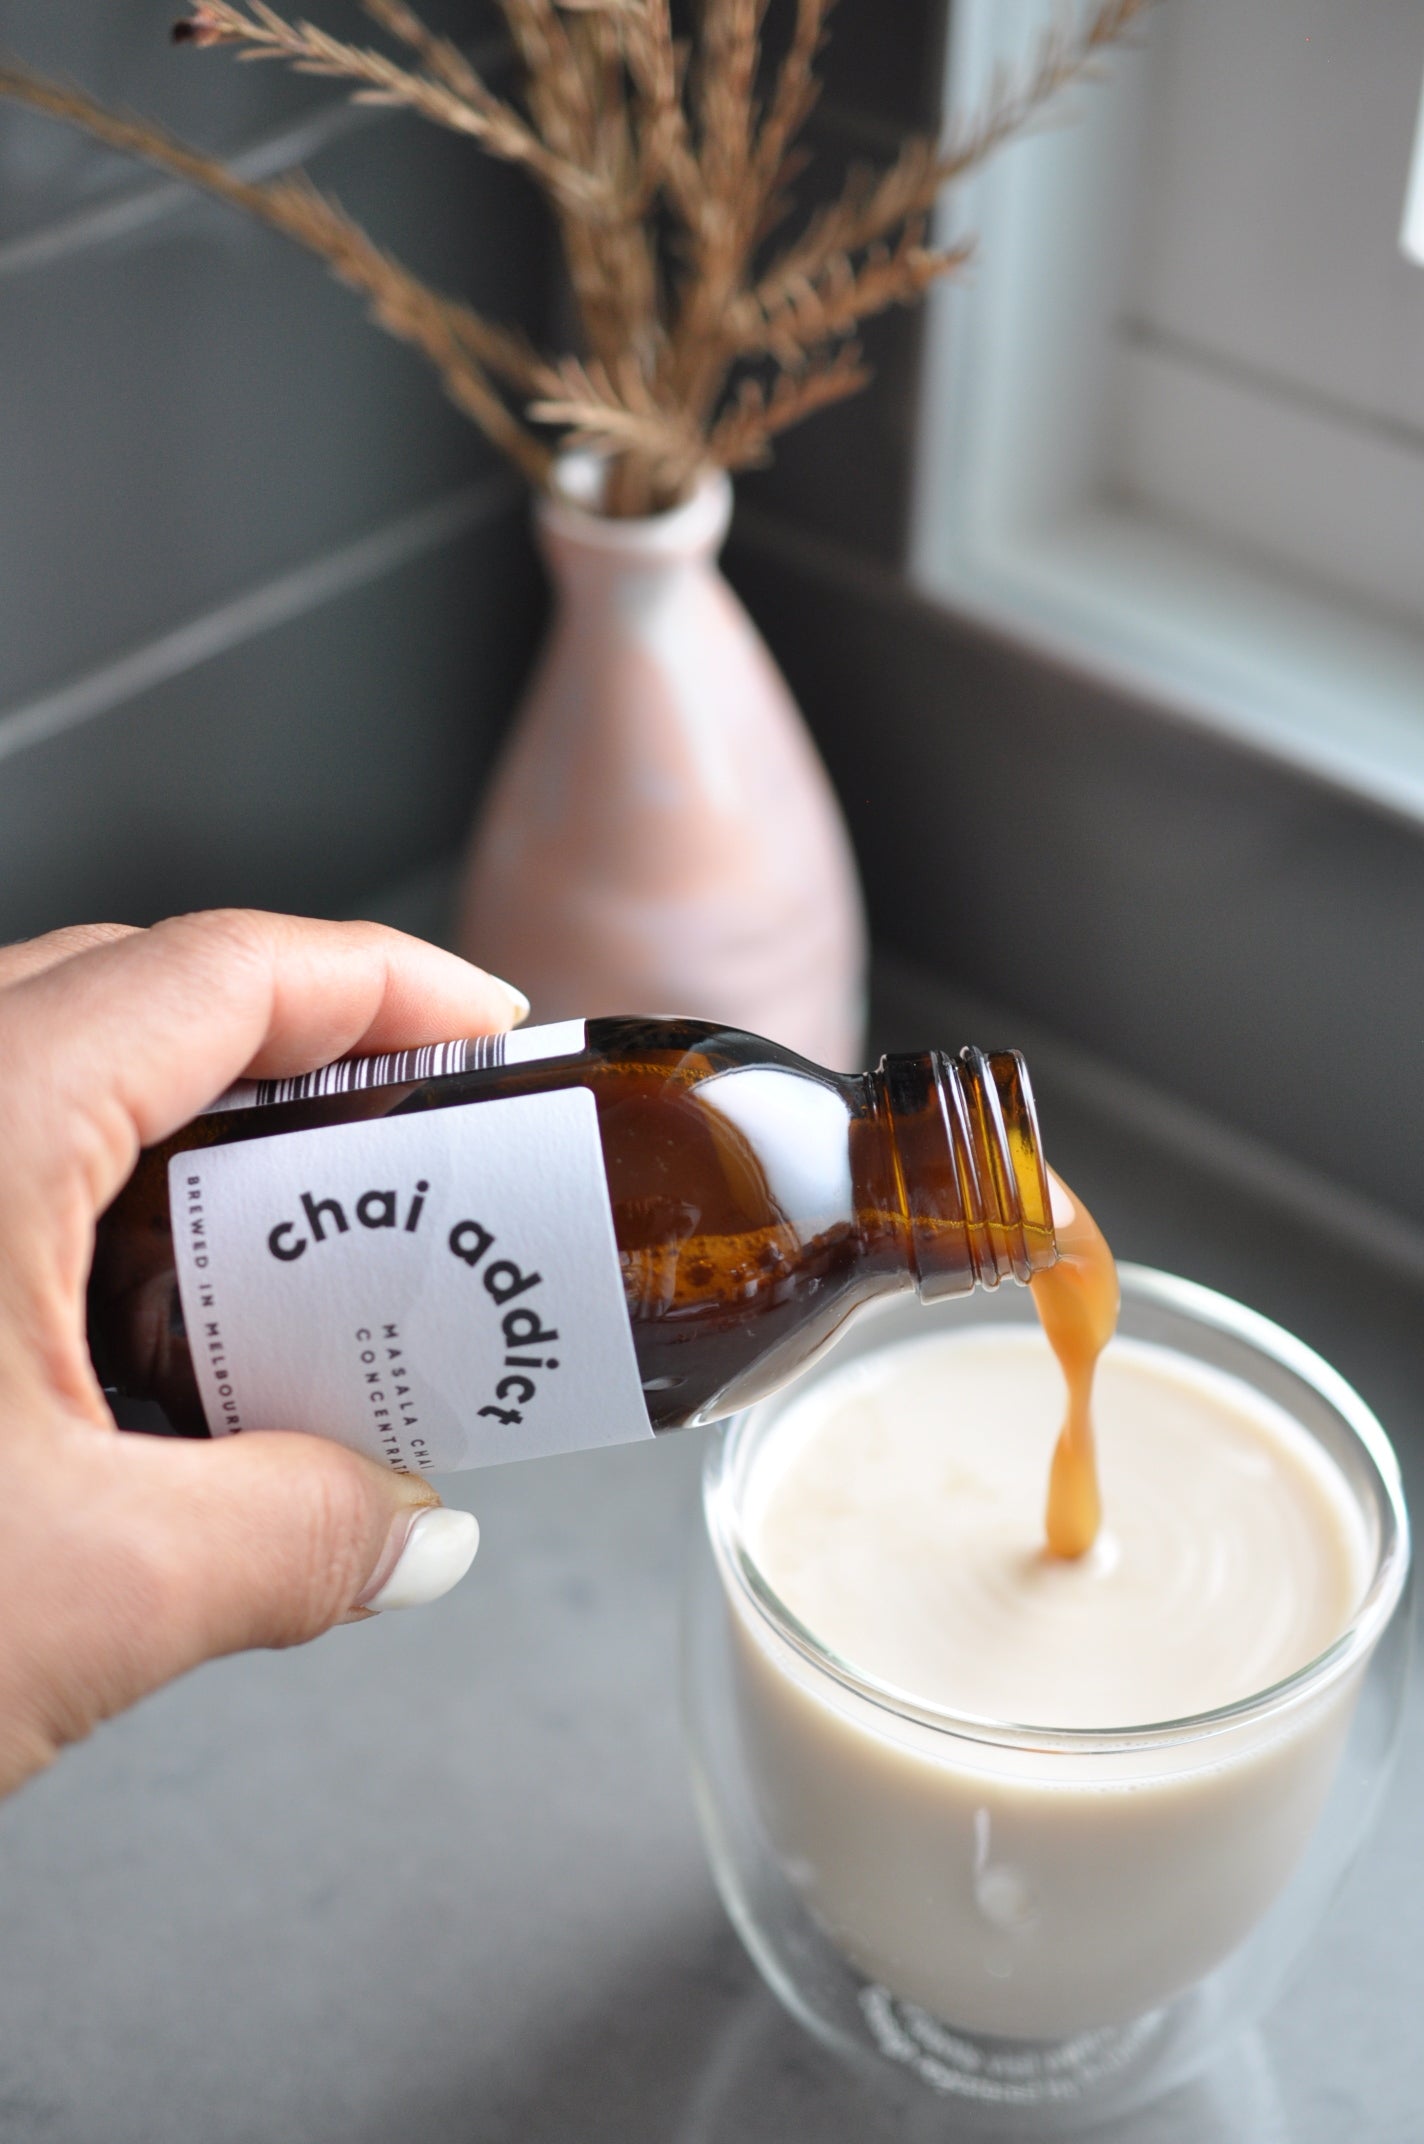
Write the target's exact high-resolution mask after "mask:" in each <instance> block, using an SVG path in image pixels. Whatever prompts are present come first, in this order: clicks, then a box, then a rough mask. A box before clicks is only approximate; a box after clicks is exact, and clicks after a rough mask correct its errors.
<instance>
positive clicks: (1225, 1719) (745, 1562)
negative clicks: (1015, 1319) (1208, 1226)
mask: <svg viewBox="0 0 1424 2144" xmlns="http://www.w3.org/2000/svg"><path fill="white" fill-rule="evenodd" d="M1118 1277H1119V1280H1120V1282H1121V1285H1122V1294H1123V1300H1124V1302H1127V1301H1128V1300H1129V1299H1131V1300H1134V1301H1138V1302H1147V1303H1152V1304H1156V1305H1158V1306H1159V1307H1163V1308H1166V1309H1167V1310H1169V1311H1172V1312H1175V1313H1176V1314H1177V1315H1178V1316H1180V1317H1183V1318H1185V1319H1186V1320H1188V1321H1189V1322H1190V1323H1193V1324H1197V1325H1202V1326H1207V1327H1211V1328H1214V1329H1215V1330H1217V1331H1219V1332H1224V1333H1226V1334H1228V1335H1229V1336H1230V1337H1231V1338H1232V1339H1234V1340H1236V1341H1238V1342H1240V1343H1241V1344H1242V1345H1244V1346H1245V1347H1247V1348H1249V1349H1251V1350H1253V1351H1254V1352H1255V1353H1257V1354H1259V1355H1263V1356H1265V1357H1267V1358H1269V1359H1270V1360H1271V1361H1273V1362H1275V1363H1276V1364H1277V1365H1279V1366H1280V1367H1281V1368H1283V1369H1285V1370H1286V1371H1288V1372H1289V1373H1290V1374H1291V1375H1293V1376H1294V1377H1296V1378H1298V1379H1299V1380H1300V1381H1301V1382H1302V1383H1303V1384H1306V1385H1308V1386H1310V1387H1312V1388H1313V1390H1314V1391H1315V1393H1316V1394H1317V1396H1318V1397H1319V1398H1320V1399H1322V1400H1323V1401H1324V1402H1325V1404H1326V1405H1327V1406H1328V1407H1329V1408H1330V1409H1331V1410H1332V1412H1333V1413H1334V1414H1335V1416H1336V1417H1337V1419H1338V1420H1339V1421H1340V1422H1341V1423H1342V1424H1343V1425H1344V1427H1345V1428H1346V1429H1347V1430H1348V1431H1349V1433H1350V1435H1351V1436H1352V1437H1353V1439H1354V1441H1355V1444H1356V1445H1357V1447H1358V1448H1359V1449H1360V1450H1361V1451H1362V1452H1363V1453H1364V1456H1365V1457H1366V1459H1367V1460H1368V1462H1369V1465H1370V1467H1371V1469H1372V1471H1373V1475H1374V1479H1375V1485H1376V1488H1377V1490H1378V1493H1379V1499H1380V1504H1381V1515H1382V1524H1381V1527H1380V1542H1379V1547H1378V1550H1377V1553H1376V1557H1375V1564H1374V1571H1373V1575H1372V1577H1371V1580H1370V1583H1369V1585H1368V1586H1367V1587H1366V1589H1365V1592H1364V1594H1363V1596H1362V1598H1361V1600H1360V1603H1359V1605H1358V1607H1357V1608H1356V1610H1355V1613H1354V1615H1353V1616H1352V1617H1351V1619H1350V1621H1349V1623H1348V1624H1347V1625H1346V1627H1345V1629H1344V1630H1343V1631H1342V1632H1341V1633H1340V1635H1339V1636H1338V1637H1337V1638H1335V1639H1333V1640H1332V1641H1331V1643H1330V1644H1329V1645H1328V1646H1326V1647H1325V1649H1324V1650H1323V1651H1322V1652H1319V1653H1317V1654H1315V1655H1314V1656H1313V1657H1312V1658H1311V1659H1310V1660H1308V1661H1306V1662H1305V1663H1304V1665H1303V1666H1301V1667H1299V1668H1295V1669H1293V1670H1292V1672H1291V1673H1290V1674H1289V1675H1286V1676H1283V1677H1281V1679H1280V1680H1279V1681H1277V1682H1274V1683H1271V1684H1268V1685H1267V1686H1266V1688H1264V1689H1262V1690H1256V1691H1252V1692H1251V1693H1250V1694H1249V1695H1248V1696H1246V1697H1243V1698H1237V1699H1235V1700H1233V1702H1232V1703H1230V1704H1228V1705H1220V1706H1216V1707H1215V1708H1213V1709H1211V1710H1209V1711H1205V1712H1196V1713H1190V1714H1186V1715H1184V1716H1183V1717H1182V1718H1180V1719H1171V1720H1158V1721H1149V1722H1143V1723H1141V1724H1137V1725H1133V1726H1129V1727H1048V1726H1035V1725H1031V1724H1028V1723H1024V1722H1018V1721H1011V1720H996V1719H992V1718H988V1717H984V1716H981V1715H979V1714H975V1713H969V1712H957V1711H955V1710H953V1709H952V1708H951V1707H949V1706H942V1705H934V1704H930V1703H927V1702H926V1701H925V1700H924V1699H922V1698H918V1697H916V1696H915V1695H914V1693H913V1692H911V1691H908V1690H903V1689H901V1688H899V1687H898V1686H897V1685H896V1684H894V1683H891V1682H887V1681H885V1680H883V1679H882V1678H880V1677H878V1676H874V1675H871V1674H868V1673H867V1672H866V1671H865V1670H864V1669H862V1668H858V1667H856V1666H855V1665H854V1663H853V1662H851V1661H849V1660H845V1659H842V1658H841V1656H840V1655H839V1654H837V1653H834V1652H833V1651H832V1650H831V1649H830V1647H829V1646H827V1645H824V1644H823V1643H822V1642H821V1640H820V1639H819V1638H817V1637H816V1635H815V1633H814V1632H813V1631H811V1630H809V1629H808V1628H807V1627H806V1626H805V1624H803V1623H802V1622H801V1620H800V1619H799V1617H797V1616H796V1615H795V1614H794V1613H793V1611H792V1610H791V1609H790V1608H788V1607H787V1605H786V1603H785V1602H784V1601H783V1600H782V1599H781V1598H780V1596H779V1594H778V1593H777V1592H776V1590H775V1588H774V1587H773V1586H772V1585H771V1583H770V1581H769V1580H768V1579H767V1578H765V1577H764V1576H763V1574H762V1572H761V1571H760V1570H759V1568H758V1567H757V1564H756V1562H755V1559H754V1558H753V1557H752V1555H751V1553H750V1551H749V1549H748V1548H747V1545H746V1543H745V1541H744V1540H743V1538H742V1536H741V1531H740V1525H739V1523H738V1522H739V1516H740V1515H739V1514H738V1513H736V1512H735V1511H734V1510H733V1508H732V1507H733V1505H734V1502H735V1499H734V1497H733V1493H732V1483H733V1477H734V1467H735V1461H736V1459H737V1457H738V1453H739V1449H740V1447H741V1444H742V1441H743V1440H744V1439H746V1438H748V1437H749V1436H751V1435H752V1434H754V1433H755V1431H756V1430H757V1428H758V1427H759V1426H760V1425H761V1424H762V1423H763V1422H764V1421H765V1420H766V1418H767V1416H768V1414H770V1413H773V1412H779V1411H780V1409H781V1408H782V1407H784V1406H785V1405H786V1404H787V1403H788V1400H789V1397H790V1394H789V1392H788V1391H782V1392H779V1393H775V1394H773V1395H771V1397H769V1398H768V1399H765V1400H760V1401H758V1402H757V1403H756V1404H755V1405H753V1406H751V1407H748V1408H744V1409H742V1410H741V1411H740V1412H739V1413H737V1414H735V1415H733V1416H732V1417H731V1418H730V1419H729V1421H728V1422H727V1423H726V1425H725V1427H724V1430H723V1434H722V1435H721V1436H720V1437H718V1438H717V1439H716V1441H715V1442H714V1443H713V1445H712V1448H711V1450H710V1451H709V1453H708V1456H707V1461H706V1465H705V1468H704V1474H703V1513H704V1519H705V1523H706V1526H707V1531H708V1534H709V1537H710V1539H711V1541H712V1545H713V1548H714V1550H715V1551H716V1552H717V1560H718V1562H719V1564H721V1565H722V1566H723V1567H724V1568H726V1569H729V1570H730V1571H731V1572H732V1573H733V1574H734V1575H735V1577H736V1579H737V1580H738V1582H739V1585H740V1587H741V1589H742V1591H743V1592H744V1593H745V1594H746V1595H747V1597H748V1598H749V1599H750V1601H751V1602H752V1604H753V1606H754V1607H755V1608H756V1610H757V1611H758V1613H759V1614H760V1616H761V1617H762V1618H763V1620H764V1621H765V1622H767V1623H768V1624H769V1625H770V1626H771V1628H772V1629H773V1631H775V1632H776V1634H777V1635H778V1636H779V1637H780V1638H782V1639H783V1640H784V1641H785V1642H786V1643H788V1644H789V1645H790V1646H791V1647H792V1648H793V1650H794V1651H796V1652H797V1653H799V1654H800V1655H801V1657H802V1658H803V1659H804V1660H805V1661H806V1662H807V1664H808V1665H809V1666H811V1667H813V1668H815V1669H817V1670H818V1671H819V1672H821V1673H822V1674H824V1675H827V1676H829V1677H830V1679H831V1680H832V1681H834V1682H835V1683H837V1684H839V1685H840V1686H841V1687H842V1688H843V1689H845V1690H846V1691H848V1692H849V1693H850V1694H851V1695H853V1696H855V1697H858V1698H860V1699H862V1700H863V1701H864V1702H866V1703H868V1704H870V1705H873V1706H875V1707H876V1708H877V1709H878V1710H880V1711H882V1712H888V1713H890V1714H892V1715H894V1716H895V1717H896V1718H899V1719H902V1720H907V1721H910V1722H911V1723H913V1724H915V1725H917V1726H921V1727H927V1728H930V1729H932V1730H934V1731H935V1732H937V1733H940V1734H944V1735H946V1736H952V1737H954V1738H956V1739H958V1740H961V1741H972V1742H977V1743H980V1744H984V1745H989V1746H992V1747H995V1748H999V1749H1022V1750H1036V1751H1045V1750H1048V1751H1053V1752H1055V1753H1062V1754H1065V1755H1081V1756H1105V1755H1113V1754H1122V1753H1126V1752H1141V1751H1145V1750H1153V1749H1170V1748H1175V1747H1178V1746H1180V1745H1182V1744H1184V1743H1190V1742H1195V1741H1205V1740H1208V1739H1210V1738H1212V1737H1215V1736H1218V1735H1222V1734H1227V1733H1229V1732H1231V1731H1232V1730H1233V1729H1236V1728H1240V1727H1243V1726H1248V1725H1250V1724H1252V1723H1254V1722H1259V1721H1263V1720H1268V1719H1271V1718H1274V1717H1276V1716H1277V1715H1280V1714H1284V1713H1286V1712H1288V1711H1290V1710H1292V1709H1294V1708H1295V1707H1296V1706H1297V1705H1301V1704H1304V1703H1306V1702H1308V1701H1309V1700H1310V1699H1311V1698H1313V1697H1315V1696H1317V1695H1318V1694H1319V1693H1320V1692H1321V1691H1323V1690H1325V1689H1328V1688H1329V1687H1330V1686H1331V1685H1332V1684H1334V1683H1336V1682H1338V1681H1340V1680H1341V1679H1342V1678H1343V1677H1344V1676H1346V1675H1348V1674H1349V1672H1350V1671H1351V1669H1352V1668H1353V1667H1355V1666H1356V1665H1357V1664H1359V1663H1362V1662H1364V1661H1366V1660H1368V1658H1369V1656H1370V1654H1371V1653H1372V1652H1373V1650H1374V1648H1375V1646H1376V1644H1377V1643H1378V1641H1379V1639H1380V1637H1381V1636H1382V1635H1383V1633H1384V1631H1385V1630H1386V1628H1387V1627H1388V1625H1389V1623H1390V1621H1391V1619H1392V1617H1393V1616H1394V1613H1395V1611H1396V1609H1397V1608H1398V1606H1399V1603H1400V1600H1401V1598H1402V1596H1403V1593H1404V1588H1405V1581H1406V1579H1407V1577H1408V1575H1409V1564H1410V1531H1409V1514H1408V1510H1407V1507H1406V1505H1405V1501H1404V1486H1403V1482H1402V1479H1401V1477H1400V1471H1399V1461H1398V1459H1397V1458H1396V1456H1395V1452H1394V1447H1393V1445H1392V1444H1391V1443H1390V1440H1389V1438H1388V1436H1387V1435H1386V1433H1385V1430H1384V1428H1383V1426H1382V1424H1381V1423H1380V1421H1379V1419H1378V1417H1377V1416H1376V1415H1375V1413H1374V1411H1373V1410H1372V1409H1371V1408H1370V1407H1368V1406H1367V1405H1366V1403H1365V1402H1364V1400H1362V1399H1361V1397H1360V1395H1359V1394H1358V1393H1357V1392H1356V1391H1355V1389H1354V1387H1353V1385H1351V1384H1349V1383H1348V1382H1347V1380H1346V1379H1345V1378H1344V1377H1342V1376H1341V1374H1340V1372H1339V1371H1338V1370H1336V1369H1334V1368H1333V1367H1332V1365H1331V1364H1330V1363H1328V1362H1327V1361H1326V1360H1325V1358H1324V1357H1323V1356H1322V1355H1319V1354H1317V1353H1316V1351H1315V1350H1314V1348H1311V1347H1307V1345H1306V1343H1305V1342H1304V1341H1303V1340H1297V1339H1296V1338H1295V1336H1294V1334H1292V1333H1289V1332H1287V1331H1286V1330H1285V1328H1284V1327H1283V1326H1280V1325H1277V1324H1275V1323H1274V1321H1273V1320H1272V1319H1270V1318H1267V1317H1263V1316H1262V1314H1261V1313H1260V1312H1259V1311H1255V1310H1248V1309H1247V1308H1246V1306H1245V1305H1244V1304H1243V1303H1238V1302H1235V1301H1234V1300H1233V1299H1232V1298H1231V1297H1230V1296H1226V1295H1221V1294H1219V1293H1218V1292H1217V1291H1216V1290H1215V1289H1213V1288H1205V1287H1203V1286H1202V1285H1201V1284H1200V1283H1199V1282H1197V1281H1190V1280H1183V1279H1181V1278H1180V1277H1179V1276H1178V1275H1176V1274H1173V1273H1164V1272H1160V1271H1158V1270H1157V1268H1155V1267H1153V1266H1140V1265H1129V1264H1123V1265H1120V1266H1119V1267H1118ZM1024 1322H1025V1323H1026V1322H1027V1321H1026V1320H1025V1321H1024ZM1228 1374H1230V1373H1228ZM792 1389H793V1390H800V1389H804V1387H796V1388H792Z"/></svg>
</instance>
